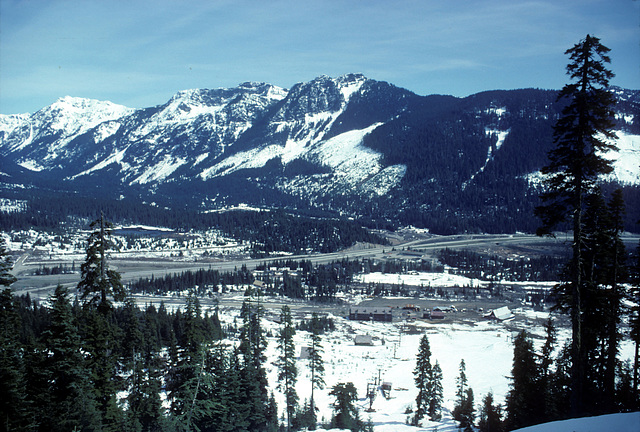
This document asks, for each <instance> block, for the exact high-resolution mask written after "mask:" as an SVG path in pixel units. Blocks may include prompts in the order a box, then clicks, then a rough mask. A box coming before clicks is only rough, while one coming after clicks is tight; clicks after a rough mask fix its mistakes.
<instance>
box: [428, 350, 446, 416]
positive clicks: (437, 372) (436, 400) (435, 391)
mask: <svg viewBox="0 0 640 432" xmlns="http://www.w3.org/2000/svg"><path fill="white" fill-rule="evenodd" d="M432 371H433V376H432V383H433V387H432V391H431V400H430V401H429V409H428V410H427V414H429V418H430V419H431V420H432V421H440V419H441V418H442V413H441V411H442V398H443V391H444V390H443V388H442V368H440V364H439V363H438V361H437V360H436V364H434V365H433V370H432Z"/></svg>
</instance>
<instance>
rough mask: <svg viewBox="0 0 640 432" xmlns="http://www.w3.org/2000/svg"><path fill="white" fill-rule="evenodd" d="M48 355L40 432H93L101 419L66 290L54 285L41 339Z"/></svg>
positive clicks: (44, 366)
mask: <svg viewBox="0 0 640 432" xmlns="http://www.w3.org/2000/svg"><path fill="white" fill-rule="evenodd" d="M43 339H44V343H45V346H46V349H47V351H48V356H47V359H46V360H45V362H44V364H43V365H42V367H43V368H44V369H45V371H46V372H45V373H46V375H47V376H48V378H49V388H48V389H47V394H48V401H47V402H48V406H46V407H44V409H43V410H42V414H43V415H42V418H44V419H46V423H44V424H41V427H42V428H43V430H45V429H46V430H50V431H60V432H63V431H69V430H80V429H81V430H96V429H100V427H101V424H100V422H101V418H100V416H99V413H98V411H97V409H96V403H95V400H94V398H93V391H92V389H91V383H90V382H89V380H88V377H89V370H88V368H87V366H86V364H85V359H84V356H83V354H82V348H81V343H80V335H79V333H78V329H77V327H76V324H75V318H74V317H73V314H72V308H71V302H70V300H69V293H68V290H67V288H64V287H63V286H61V285H58V287H57V288H56V291H55V293H54V294H53V296H52V297H51V325H50V327H49V329H48V330H47V331H46V332H45V333H44V335H43Z"/></svg>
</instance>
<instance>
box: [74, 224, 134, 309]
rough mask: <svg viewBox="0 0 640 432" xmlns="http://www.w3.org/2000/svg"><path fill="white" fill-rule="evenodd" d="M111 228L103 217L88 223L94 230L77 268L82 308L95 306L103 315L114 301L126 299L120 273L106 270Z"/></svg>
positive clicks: (107, 268)
mask: <svg viewBox="0 0 640 432" xmlns="http://www.w3.org/2000/svg"><path fill="white" fill-rule="evenodd" d="M112 227H113V225H112V224H111V223H110V222H107V221H105V219H104V216H101V217H100V219H98V220H96V221H93V222H92V223H91V228H93V229H94V230H93V232H92V233H91V235H90V236H89V238H88V240H87V250H86V254H87V256H86V258H85V262H84V263H83V264H82V266H81V267H80V271H81V276H80V282H79V283H78V291H79V292H81V293H82V300H83V301H84V302H85V305H90V306H93V307H96V308H97V309H98V311H100V313H102V314H103V315H104V314H106V313H107V312H108V311H110V310H111V309H113V303H112V302H113V301H123V300H124V299H125V298H126V290H125V288H124V286H123V285H122V281H121V277H120V273H118V272H117V271H115V270H111V269H109V267H108V264H107V252H108V251H109V249H110V248H111V247H112V242H111V240H110V238H111V228H112Z"/></svg>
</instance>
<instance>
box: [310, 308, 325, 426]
mask: <svg viewBox="0 0 640 432" xmlns="http://www.w3.org/2000/svg"><path fill="white" fill-rule="evenodd" d="M310 330H311V349H310V352H309V368H310V369H311V401H310V406H311V407H310V410H311V415H312V417H313V426H315V424H316V407H315V399H314V389H315V388H319V389H322V388H324V385H325V382H324V361H323V360H322V352H323V348H322V341H321V338H320V333H321V332H322V330H323V328H322V323H321V322H320V318H319V317H318V314H317V313H315V312H314V313H313V315H312V317H311V329H310Z"/></svg>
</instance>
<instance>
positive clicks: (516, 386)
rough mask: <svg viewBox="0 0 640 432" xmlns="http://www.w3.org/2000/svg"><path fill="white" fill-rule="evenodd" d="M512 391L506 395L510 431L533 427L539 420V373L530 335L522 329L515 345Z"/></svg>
mask: <svg viewBox="0 0 640 432" xmlns="http://www.w3.org/2000/svg"><path fill="white" fill-rule="evenodd" d="M511 379H512V382H511V390H509V393H508V394H507V424H508V427H509V429H518V428H522V427H527V426H531V425H534V424H536V423H538V422H539V421H540V409H539V405H540V404H541V401H540V392H539V371H538V365H537V363H536V353H535V351H534V349H533V343H532V342H531V339H530V338H529V336H528V334H527V333H526V332H525V331H524V330H522V331H521V332H520V333H518V336H516V338H515V340H514V342H513V369H512V371H511Z"/></svg>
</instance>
